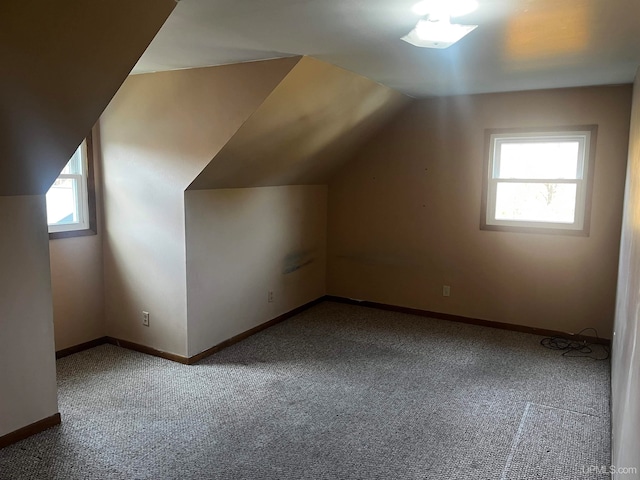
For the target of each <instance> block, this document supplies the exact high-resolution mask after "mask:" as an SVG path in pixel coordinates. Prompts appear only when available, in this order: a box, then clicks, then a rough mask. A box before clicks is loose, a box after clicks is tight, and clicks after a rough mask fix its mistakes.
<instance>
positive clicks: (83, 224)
mask: <svg viewBox="0 0 640 480" xmlns="http://www.w3.org/2000/svg"><path fill="white" fill-rule="evenodd" d="M92 160H93V159H92V158H91V137H87V138H86V139H85V140H84V141H83V142H82V143H81V144H80V146H79V147H78V149H77V150H76V151H75V153H74V154H73V156H72V157H71V159H70V160H69V162H68V163H67V164H66V165H65V167H64V168H63V169H62V172H61V173H60V175H59V176H58V178H57V179H56V180H55V182H54V183H53V185H52V186H51V188H50V189H49V191H48V192H47V223H48V224H49V235H50V237H51V238H63V237H71V236H81V235H92V234H95V192H94V191H93V161H92Z"/></svg>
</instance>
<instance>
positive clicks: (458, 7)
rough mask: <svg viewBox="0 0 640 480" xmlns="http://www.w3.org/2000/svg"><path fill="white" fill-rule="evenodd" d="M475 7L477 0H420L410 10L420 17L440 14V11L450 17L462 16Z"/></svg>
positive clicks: (476, 6)
mask: <svg viewBox="0 0 640 480" xmlns="http://www.w3.org/2000/svg"><path fill="white" fill-rule="evenodd" d="M477 9H478V1H477V0H422V1H421V2H418V3H416V4H415V5H414V6H413V7H411V11H412V12H413V13H415V14H416V15H420V16H421V17H424V16H426V15H433V14H437V15H438V16H440V12H445V13H446V14H447V15H449V16H450V17H462V16H463V15H467V14H469V13H471V12H474V11H476V10H477Z"/></svg>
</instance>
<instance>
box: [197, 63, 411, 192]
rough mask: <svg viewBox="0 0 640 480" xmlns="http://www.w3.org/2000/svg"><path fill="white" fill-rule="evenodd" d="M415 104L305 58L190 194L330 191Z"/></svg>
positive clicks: (356, 76)
mask: <svg viewBox="0 0 640 480" xmlns="http://www.w3.org/2000/svg"><path fill="white" fill-rule="evenodd" d="M408 101H409V98H408V97H406V96H404V95H402V94H400V93H398V92H396V91H395V90H392V89H390V88H388V87H385V86H383V85H380V84H378V83H375V82H373V81H371V80H369V79H368V78H365V77H362V76H360V75H356V74H355V73H353V72H349V71H347V70H343V69H341V68H338V67H336V66H334V65H331V64H329V63H326V62H322V61H320V60H316V59H314V58H311V57H303V58H301V59H300V61H299V62H298V63H297V64H296V66H295V67H294V68H293V69H292V70H291V72H289V74H288V75H287V76H286V77H285V78H284V79H283V80H282V82H280V84H279V85H278V86H277V87H276V88H275V89H274V91H273V92H272V93H271V94H270V95H269V97H268V98H267V99H266V100H265V101H264V103H263V104H262V105H260V108H258V109H257V110H256V112H255V113H254V114H253V115H251V118H249V119H248V120H247V122H246V123H245V124H244V125H242V128H240V130H238V132H237V133H236V134H235V135H234V136H233V138H231V139H230V140H229V142H228V143H227V144H226V145H225V146H224V147H223V148H222V149H221V150H220V152H219V153H218V154H217V155H216V157H215V158H214V159H213V161H212V162H211V163H210V164H209V165H208V166H207V168H205V169H204V170H203V171H202V173H200V175H198V178H196V179H195V180H194V181H193V183H192V184H191V185H190V187H189V188H190V189H196V190H207V189H212V188H242V187H265V186H274V185H310V184H326V183H327V180H328V178H329V177H330V175H331V174H332V173H333V172H334V171H336V170H337V169H338V168H339V167H341V166H342V165H343V164H344V163H345V162H346V161H347V160H348V159H350V158H351V156H353V154H354V152H355V151H356V150H357V148H358V147H359V146H360V145H362V144H363V143H364V142H365V141H366V140H367V139H368V138H369V137H370V136H371V135H372V134H374V133H375V132H376V130H378V129H379V128H380V127H381V125H382V124H384V122H386V121H387V120H388V118H389V117H390V116H392V115H393V114H395V113H396V112H397V111H398V109H400V108H401V107H402V106H404V105H405V104H406V103H407V102H408Z"/></svg>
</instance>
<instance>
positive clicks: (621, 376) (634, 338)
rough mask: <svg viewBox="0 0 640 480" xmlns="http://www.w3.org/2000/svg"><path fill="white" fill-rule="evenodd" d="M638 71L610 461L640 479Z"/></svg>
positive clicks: (615, 353)
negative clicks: (628, 470) (628, 469)
mask: <svg viewBox="0 0 640 480" xmlns="http://www.w3.org/2000/svg"><path fill="white" fill-rule="evenodd" d="M639 180H640V70H639V71H638V75H637V77H636V84H635V88H634V96H633V113H632V118H631V134H630V138H629V164H628V166H627V186H626V191H625V202H624V220H623V224H622V241H621V247H620V273H619V277H618V299H617V305H616V320H615V329H614V336H613V347H612V378H611V393H612V395H611V396H612V398H611V410H612V434H613V441H612V463H613V464H614V465H616V466H618V467H636V468H637V469H638V472H637V473H636V474H635V475H621V476H620V478H634V479H638V478H640V351H639V349H638V345H639V344H640V181H639Z"/></svg>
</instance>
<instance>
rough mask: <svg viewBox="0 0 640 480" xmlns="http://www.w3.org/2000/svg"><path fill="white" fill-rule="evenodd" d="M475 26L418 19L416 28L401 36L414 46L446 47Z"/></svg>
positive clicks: (475, 26)
mask: <svg viewBox="0 0 640 480" xmlns="http://www.w3.org/2000/svg"><path fill="white" fill-rule="evenodd" d="M476 28H478V26H477V25H459V24H457V23H449V22H446V21H438V22H434V21H431V20H420V21H419V22H418V24H417V25H416V28H414V29H413V30H411V32H409V33H408V34H407V35H405V36H404V37H402V40H404V41H405V42H407V43H410V44H411V45H415V46H416V47H425V48H447V47H450V46H451V45H453V44H454V43H456V42H457V41H458V40H460V39H461V38H462V37H464V36H465V35H467V34H468V33H469V32H472V31H473V30H475V29H476Z"/></svg>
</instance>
